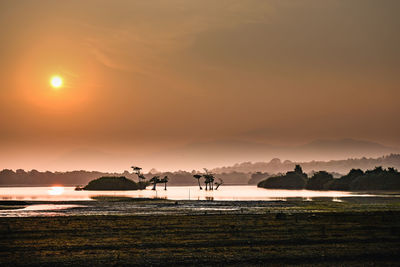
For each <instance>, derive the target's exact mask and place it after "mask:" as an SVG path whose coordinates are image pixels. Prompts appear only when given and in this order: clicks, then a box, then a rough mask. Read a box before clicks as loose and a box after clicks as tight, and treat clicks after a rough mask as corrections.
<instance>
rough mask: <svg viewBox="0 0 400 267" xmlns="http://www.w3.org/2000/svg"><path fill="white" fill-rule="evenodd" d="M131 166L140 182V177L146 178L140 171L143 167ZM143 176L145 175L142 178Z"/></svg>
mask: <svg viewBox="0 0 400 267" xmlns="http://www.w3.org/2000/svg"><path fill="white" fill-rule="evenodd" d="M131 168H132V169H133V172H134V173H136V175H137V176H138V179H139V183H140V179H146V178H145V177H144V176H143V175H142V174H141V173H140V171H141V170H142V168H140V167H137V166H132V167H131ZM142 177H143V178H142Z"/></svg>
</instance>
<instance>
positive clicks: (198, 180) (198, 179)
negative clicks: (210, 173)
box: [193, 174, 203, 190]
mask: <svg viewBox="0 0 400 267" xmlns="http://www.w3.org/2000/svg"><path fill="white" fill-rule="evenodd" d="M193 177H194V178H195V179H197V182H198V183H199V188H200V190H203V188H202V187H201V185H200V178H201V177H203V175H201V174H195V175H193Z"/></svg>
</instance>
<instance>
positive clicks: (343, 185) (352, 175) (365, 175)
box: [258, 165, 400, 191]
mask: <svg viewBox="0 0 400 267" xmlns="http://www.w3.org/2000/svg"><path fill="white" fill-rule="evenodd" d="M258 187H263V188H270V189H310V190H343V191H346V190H349V191H354V190H400V173H399V172H398V171H397V170H396V169H394V168H392V167H389V168H387V169H384V168H382V167H381V166H379V167H375V168H374V169H373V170H367V171H365V172H364V171H362V170H360V169H352V170H350V172H349V173H348V174H347V175H344V176H342V177H340V178H336V179H335V178H333V176H332V174H330V173H328V172H326V171H319V172H316V173H314V174H313V175H312V177H311V178H308V176H307V174H305V173H304V172H303V170H302V168H301V166H300V165H296V166H295V170H294V171H289V172H287V173H286V174H285V175H279V176H273V177H270V178H267V179H266V180H263V181H261V182H259V183H258Z"/></svg>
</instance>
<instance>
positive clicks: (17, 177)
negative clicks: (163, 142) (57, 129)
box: [0, 169, 269, 186]
mask: <svg viewBox="0 0 400 267" xmlns="http://www.w3.org/2000/svg"><path fill="white" fill-rule="evenodd" d="M196 173H197V172H195V171H192V172H187V171H176V172H157V173H148V174H144V175H145V176H146V177H147V178H148V179H150V178H151V177H152V176H153V175H155V174H156V175H159V176H161V177H164V176H168V178H169V182H168V184H169V185H197V181H196V180H195V179H194V178H193V174H196ZM263 175H264V176H263V178H265V177H268V176H269V175H268V174H263ZM265 175H267V176H265ZM103 176H114V177H120V176H124V177H126V178H129V179H131V180H133V181H138V178H137V175H136V174H135V173H130V172H128V171H125V172H122V173H106V172H96V171H70V172H50V171H46V172H39V171H37V170H31V171H24V170H22V169H18V170H16V171H13V170H9V169H4V170H2V171H0V186H39V185H43V186H47V185H55V184H60V185H70V186H76V185H86V184H87V183H88V182H89V181H91V180H93V179H97V178H99V177H103ZM250 177H251V174H248V173H238V172H232V173H223V174H218V175H217V178H221V179H222V180H224V183H225V184H247V182H248V181H249V179H250ZM254 184H257V183H254Z"/></svg>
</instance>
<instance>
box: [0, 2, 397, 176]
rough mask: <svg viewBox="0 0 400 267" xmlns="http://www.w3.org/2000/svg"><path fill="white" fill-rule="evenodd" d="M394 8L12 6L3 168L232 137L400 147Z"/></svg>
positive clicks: (4, 27)
mask: <svg viewBox="0 0 400 267" xmlns="http://www.w3.org/2000/svg"><path fill="white" fill-rule="evenodd" d="M399 11H400V1H397V0H392V1H390V0H380V1H377V0H373V1H371V0H325V1H320V0H310V1H302V0H298V1H289V0H288V1H282V0H279V1H278V0H276V1H269V0H259V1H256V0H249V1H242V0H240V1H234V0H231V1H223V0H220V1H215V0H210V1H207V0H201V1H200V0H197V1H190V0H169V1H161V0H159V1H151V0H146V1H135V0H126V1H121V0H113V1H108V0H107V1H100V0H96V1H83V0H79V1H70V0H69V1H50V0H49V1H40V0H35V1H14V0H11V1H7V0H3V1H1V2H0V70H1V71H0V127H1V128H0V162H2V163H0V168H6V167H12V168H16V167H17V166H20V167H21V168H24V167H29V168H32V167H35V166H41V167H38V168H42V169H43V168H44V167H43V166H44V165H43V164H45V163H46V164H49V162H51V160H52V159H54V158H59V157H61V158H62V156H63V155H67V154H68V153H76V155H79V154H80V153H81V154H84V153H89V154H90V153H105V154H107V155H108V154H110V155H118V157H121V158H123V157H125V158H127V157H130V158H131V159H132V161H136V160H138V161H139V162H141V163H142V164H145V163H143V161H144V160H143V159H141V158H140V157H141V156H140V155H144V154H145V153H147V154H149V153H150V154H151V153H157V151H165V150H166V149H169V148H171V149H173V148H176V147H181V146H185V145H186V144H190V143H196V142H208V141H213V140H226V139H240V140H252V141H258V142H264V143H270V144H285V145H291V144H301V143H305V142H309V141H312V140H314V139H321V138H328V139H332V138H344V137H351V138H355V139H364V140H371V141H376V142H380V143H382V144H385V145H391V146H400V123H399V121H400V120H399V117H400V105H399V104H400V102H399V99H400V90H399V89H400V34H399V29H400V16H399ZM55 74H58V75H60V76H61V77H62V78H63V79H64V83H65V84H64V86H63V87H62V88H60V89H59V90H54V89H53V88H52V87H50V85H49V79H50V77H51V76H52V75H55ZM85 151H86V152H85ZM93 151H96V152H93ZM73 155H75V154H73ZM76 157H78V158H79V156H76ZM88 157H89V158H90V156H88ZM93 164H94V165H91V168H92V169H93V168H95V167H93V166H96V165H95V162H94V163H93ZM148 165H151V164H148ZM148 165H147V166H148ZM155 165H156V164H155ZM48 166H49V167H48V169H60V168H61V169H62V165H57V164H54V165H51V164H50V165H48ZM110 166H114V165H113V163H111V162H110ZM128 167H129V166H128ZM155 167H157V166H155ZM189 167H190V166H189ZM104 168H105V167H104V165H103V166H99V168H98V169H104ZM106 168H109V169H113V167H106ZM118 168H119V167H118ZM182 168H186V166H184V167H182ZM118 170H119V169H118Z"/></svg>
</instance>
